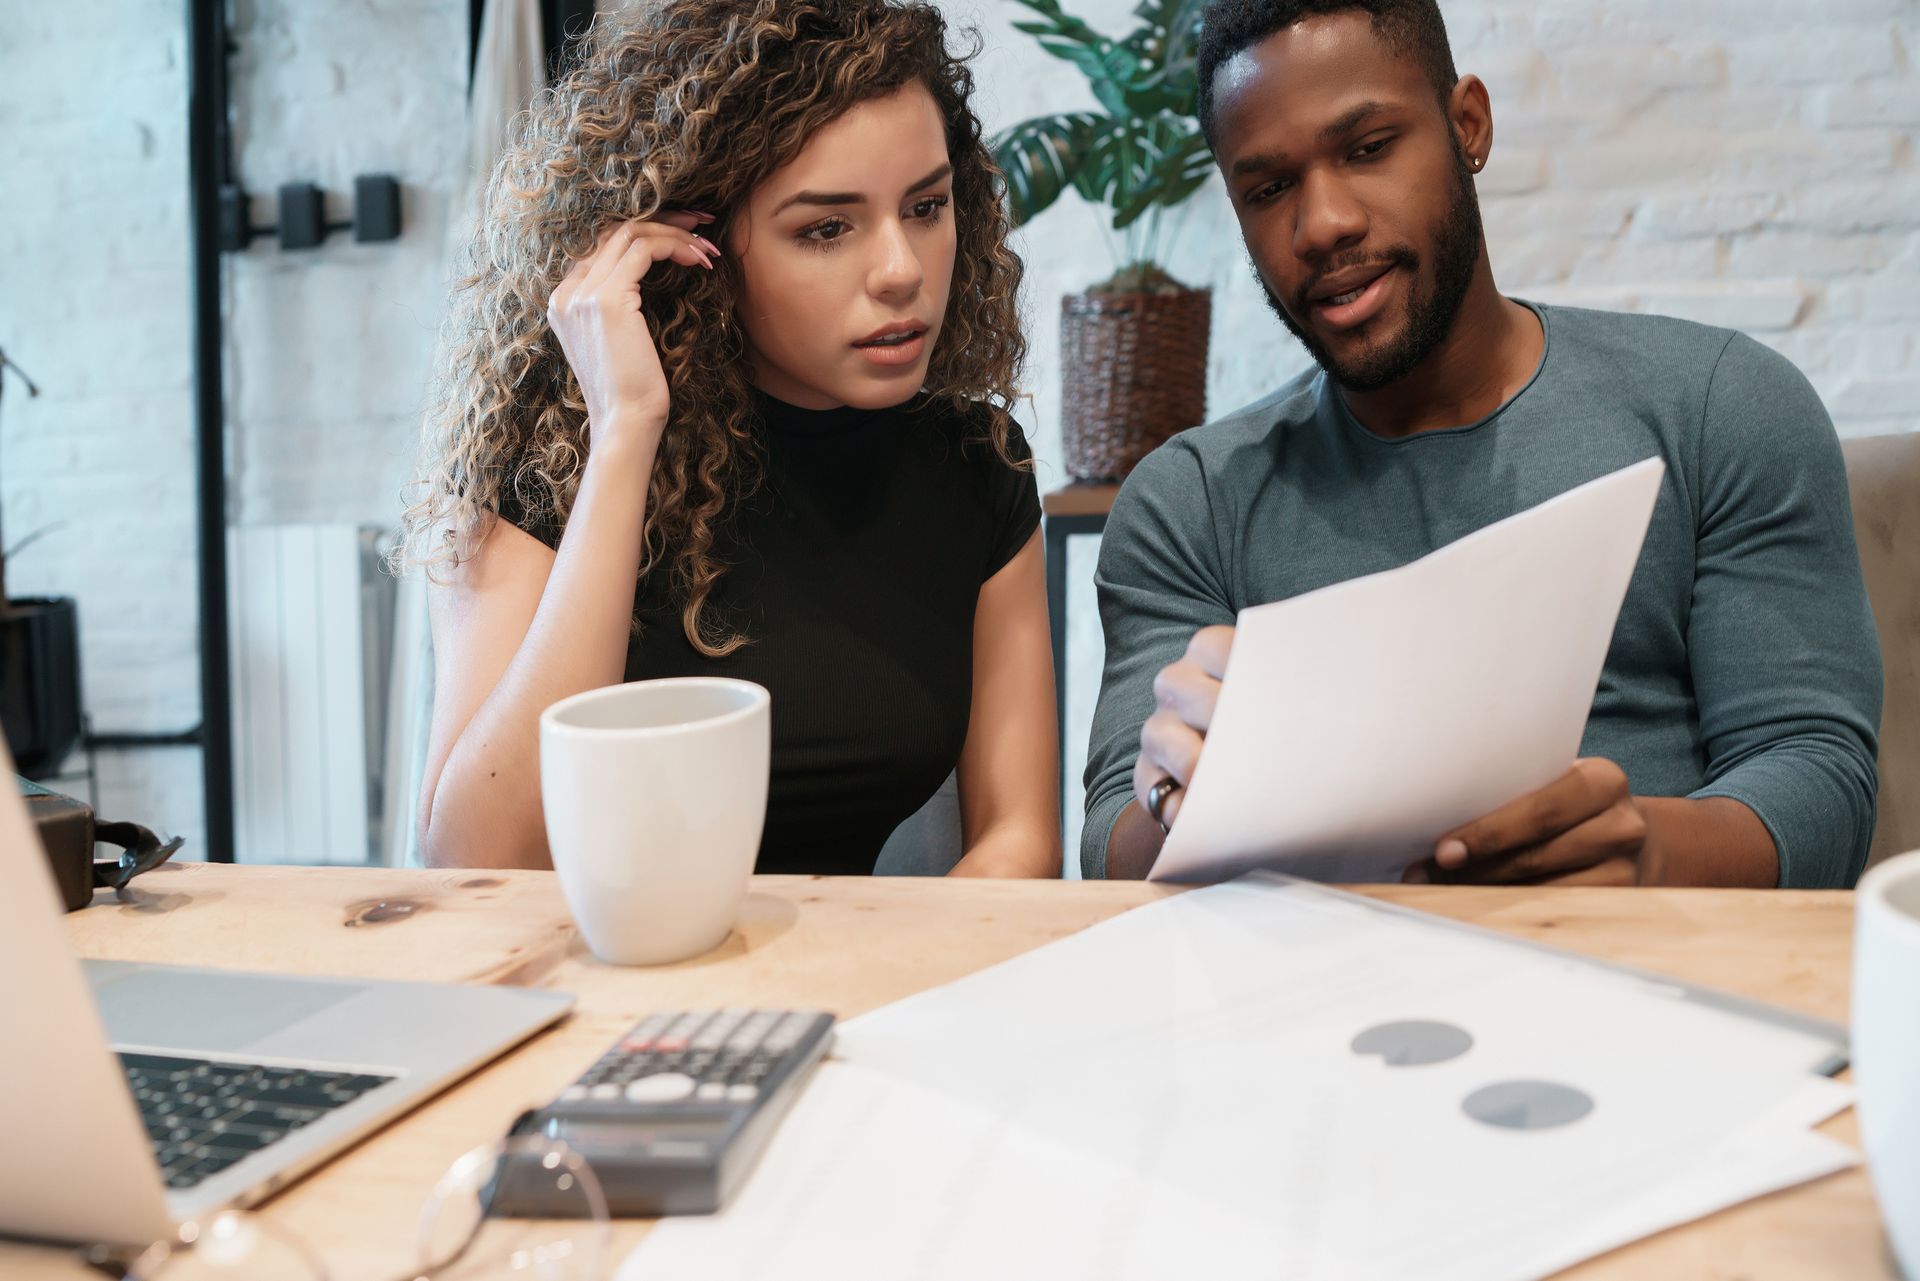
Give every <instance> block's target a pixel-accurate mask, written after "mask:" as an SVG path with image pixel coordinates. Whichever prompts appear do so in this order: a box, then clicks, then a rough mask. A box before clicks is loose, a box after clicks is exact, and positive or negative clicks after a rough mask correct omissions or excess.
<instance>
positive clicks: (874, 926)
mask: <svg viewBox="0 0 1920 1281" xmlns="http://www.w3.org/2000/svg"><path fill="white" fill-rule="evenodd" d="M137 887H138V888H137V889H136V890H134V891H133V892H132V893H131V895H130V897H129V899H128V900H127V901H124V902H120V901H116V900H115V898H114V896H113V895H112V894H111V893H103V894H102V895H101V897H100V899H99V900H98V901H97V902H96V903H95V905H94V906H93V907H92V908H90V909H88V910H86V911H83V912H78V913H75V914H73V915H71V916H70V917H68V921H69V925H70V932H71V935H72V937H73V940H74V942H75V944H76V946H77V947H78V949H79V950H80V952H81V953H83V954H84V955H87V956H93V957H109V958H116V959H140V960H154V961H170V962H177V963H184V964H203V965H225V966H242V967H249V968H258V969H268V970H285V971H299V972H313V973H331V974H347V975H365V976H377V977H390V976H391V977H402V976H404V977H406V978H414V979H445V980H466V981H473V982H486V983H518V984H542V985H552V986H555V987H560V988H564V989H566V990H569V991H572V992H574V993H577V994H578V996H579V998H580V1005H579V1008H578V1010H577V1011H576V1012H575V1014H574V1015H573V1017H572V1018H570V1019H569V1020H567V1021H566V1022H565V1023H563V1024H562V1025H561V1026H560V1027H558V1028H555V1029H554V1030H552V1031H550V1032H547V1033H545V1034H544V1035H542V1036H540V1037H538V1038H536V1039H535V1040H534V1041H532V1042H530V1043H529V1044H528V1045H526V1046H524V1047H522V1048H521V1049H520V1050H518V1051H517V1052H515V1053H513V1054H511V1055H509V1056H507V1057H506V1058H504V1059H502V1060H500V1061H499V1062H497V1063H495V1064H494V1065H492V1066H491V1067H488V1068H486V1069H484V1070H483V1071H481V1072H480V1073H478V1074H476V1075H475V1076H473V1077H471V1078H469V1079H468V1080H467V1081H465V1082H463V1083H462V1084H460V1085H458V1086H456V1087H455V1088H454V1089H452V1090H451V1091H449V1092H448V1093H446V1094H444V1095H442V1096H440V1097H439V1098H437V1099H435V1100H433V1101H431V1102H429V1103H427V1104H426V1105H425V1106H423V1107H422V1108H420V1109H419V1110H418V1111H416V1112H414V1113H413V1114H411V1115H410V1116H408V1117H405V1118H403V1119H402V1120H401V1121H400V1122H398V1123H397V1124H396V1125H394V1126H393V1127H391V1128H389V1129H388V1130H386V1131H384V1132H382V1133H380V1134H378V1135H376V1136H374V1137H373V1138H371V1139H369V1140H367V1141H366V1142H365V1143H362V1144H361V1145H360V1146H358V1147H357V1148H354V1149H352V1150H351V1151H349V1152H347V1153H345V1154H343V1155H342V1156H341V1157H339V1158H337V1159H336V1160H335V1161H334V1162H332V1163H331V1164H330V1165H328V1166H326V1167H323V1168H322V1169H321V1170H319V1171H318V1172H316V1173H315V1174H313V1175H311V1176H309V1177H308V1178H307V1179H305V1180H304V1181H302V1182H301V1183H298V1184H296V1185H295V1186H293V1187H292V1188H290V1189H288V1190H287V1191H285V1192H282V1193H281V1194H279V1195H278V1196H276V1197H275V1198H274V1199H273V1200H271V1201H269V1202H267V1203H266V1204H265V1205H264V1206H262V1207H261V1208H260V1210H259V1211H257V1212H258V1213H261V1214H266V1215H270V1216H273V1217H274V1218H275V1219H277V1220H280V1221H281V1222H283V1223H284V1224H285V1226H287V1227H288V1228H290V1229H291V1230H292V1231H294V1232H296V1233H298V1234H299V1235H300V1236H301V1237H303V1238H304V1239H306V1240H307V1241H309V1242H311V1243H313V1244H314V1245H315V1246H316V1247H318V1249H319V1250H320V1252H321V1253H322V1254H323V1255H324V1256H325V1258H326V1261H327V1264H328V1266H329V1267H330V1268H331V1270H332V1274H333V1276H334V1277H335V1278H339V1279H341V1281H387V1278H389V1277H393V1276H397V1275H399V1274H400V1272H401V1271H402V1270H403V1269H404V1268H405V1267H406V1266H407V1264H409V1263H410V1262H411V1261H412V1260H411V1256H410V1253H409V1251H410V1249H411V1242H412V1232H413V1227H414V1219H415V1216H416V1214H417V1213H418V1211H419V1208H420V1205H421V1202H422V1200H423V1199H424V1198H425V1197H426V1195H427V1192H428V1189H429V1188H430V1186H431V1184H432V1182H433V1180H434V1179H435V1178H436V1177H437V1176H438V1175H439V1174H440V1173H441V1171H442V1170H444V1169H445V1167H446V1166H447V1165H448V1164H449V1163H450V1162H451V1161H452V1160H453V1159H454V1158H455V1157H457V1156H459V1155H460V1154H461V1153H462V1152H464V1151H465V1150H467V1149H468V1148H470V1147H472V1146H474V1145H475V1144H477V1143H480V1142H482V1141H484V1140H486V1139H488V1138H490V1137H493V1136H495V1135H497V1134H499V1133H500V1132H501V1131H502V1130H503V1129H504V1128H505V1127H506V1126H507V1124H508V1123H509V1122H510V1121H511V1120H512V1118H513V1117H514V1116H515V1115H516V1114H517V1113H518V1112H519V1111H520V1110H521V1109H522V1108H523V1107H526V1106H529V1105H532V1104H536V1103H540V1102H544V1101H545V1100H547V1099H548V1098H550V1097H552V1096H553V1094H554V1093H555V1092H557V1091H558V1090H560V1089H561V1088H563V1087H564V1086H565V1085H566V1084H567V1083H569V1082H570V1081H571V1080H572V1079H573V1078H574V1077H575V1076H577V1075H578V1074H579V1073H580V1072H581V1071H583V1070H584V1069H585V1068H586V1067H587V1065H588V1064H589V1063H591V1062H592V1061H593V1060H594V1058H596V1057H597V1056H598V1055H599V1053H600V1052H601V1050H602V1049H604V1048H605V1047H606V1045H607V1044H608V1042H610V1041H611V1040H612V1039H613V1038H614V1037H615V1036H617V1035H618V1034H619V1033H621V1032H623V1031H625V1030H626V1029H627V1027H628V1026H630V1025H631V1024H632V1023H633V1022H634V1021H635V1020H636V1019H638V1018H639V1017H640V1016H641V1015H642V1014H643V1013H646V1012H648V1011H651V1010H655V1009H661V1008H670V1007H678V1006H692V1007H703V1006H704V1007H711V1006H721V1005H740V1004H759V1005H772V1006H779V1005H800V1006H809V1005H813V1006H824V1007H826V1008H829V1009H833V1010H835V1011H837V1012H839V1013H840V1014H842V1015H853V1014H858V1013H860V1012H862V1011H864V1010H867V1009H871V1008H872V1007H874V1006H877V1005H880V1004H882V1003H884V1002H887V1001H891V1000H894V999H896V998H899V997H902V996H906V995H909V994H910V993H913V992H917V991H920V990H921V989H923V988H926V987H929V986H932V985H934V984H937V983H941V982H945V981H947V980H950V979H954V978H958V977H960V976H961V975H964V974H967V973H970V972H972V971H974V970H977V969H980V968H982V967H984V966H987V965H990V964H993V963H994V962H997V961H1001V960H1004V959H1006V958H1008V957H1011V956H1015V955H1018V954H1019V953H1021V952H1025V951H1027V950H1029V949H1031V948H1033V947H1036V946H1039V945H1040V944H1042V943H1045V942H1048V941H1049V940H1052V939H1056V938H1060V937H1062V936H1064V935H1067V934H1071V933H1073V932H1074V931H1076V930H1079V929H1082V928H1084V927H1086V926H1088V925H1091V924H1093V923H1094V922H1097V921H1100V920H1102V919H1105V918H1106V917H1109V916H1112V915H1115V914H1117V913H1119V912H1123V911H1125V910H1126V909H1128V908H1130V907H1133V906H1135V905H1137V904H1140V903H1144V902H1147V901H1150V900H1152V899H1154V898H1156V897H1158V896H1160V895H1163V894H1166V893H1171V892H1175V891H1171V890H1167V889H1163V888H1160V887H1156V886H1148V885H1141V884H1117V883H1103V882H1092V883H1088V882H1081V883H1070V882H1068V883H1063V882H1007V881H971V880H969V881H908V880H868V879H858V878H849V879H843V880H834V879H822V878H809V877H764V878H760V879H758V880H756V882H755V884H754V887H753V893H752V895H751V897H750V898H749V899H748V902H747V907H746V911H745V914H744V918H743V920H742V923H741V928H740V929H739V930H738V931H736V932H735V934H734V935H733V936H732V937H731V938H729V939H728V940H727V942H726V943H725V944H724V945H722V946H721V947H720V948H719V949H718V950H716V951H715V952H713V953H712V954H710V955H708V956H705V957H701V958H698V959H696V960H694V961H690V962H687V963H685V964H682V965H677V966H671V967H666V968H661V969H625V970H623V969H617V968H613V967H609V966H604V965H601V964H599V963H597V962H596V961H594V960H593V959H592V957H591V956H590V955H588V954H587V953H586V952H585V950H584V949H583V947H582V945H581V944H580V942H579V940H578V938H577V937H576V935H575V933H574V931H573V929H572V926H571V924H570V923H569V920H568V917H567V913H566V908H565V905H564V904H563V903H562V901H561V898H560V893H559V888H558V886H557V884H556V883H555V881H554V879H553V877H552V875H551V874H550V873H543V872H477V871H476V872H421V871H392V870H378V869H367V870H362V869H348V868H250V867H238V868H235V867H214V866H208V865H204V864H184V865H180V864H176V865H173V866H171V867H168V868H164V869H161V870H160V871H159V872H156V873H155V874H153V875H151V876H148V877H145V878H142V880H141V881H139V882H137ZM1373 892H1375V893H1378V894H1379V895H1380V896H1381V897H1385V898H1389V899H1392V900H1395V901H1397V902H1403V903H1408V904H1411V905H1413V906H1416V907H1420V908H1424V909H1427V910H1430V911H1434V912H1438V913H1441V914H1443V915H1447V916H1452V917H1456V918H1459V919H1461V920H1468V921H1473V922H1476V923H1479V924H1482V925H1487V926H1491V927H1493V928H1496V929H1500V930H1505V931H1507V932H1509V933H1512V934H1516V935H1520V936H1523V937H1527V938H1533V939H1543V940H1548V941H1551V942H1554V943H1556V944H1559V945H1561V946H1565V947H1571V948H1576V949H1580V950H1583V951H1586V952H1590V953H1592V954H1594V955H1598V956H1603V957H1608V958H1611V959H1614V960H1619V961H1624V962H1627V963H1630V964H1633V965H1640V966H1645V967H1647V968H1649V969H1654V970H1660V971H1664V972H1666V973H1669V974H1673V975H1677V976H1679V977H1682V978H1686V979H1691V980H1694V981H1697V982H1703V983H1711V984H1717V985H1719V986H1721V987H1724V988H1727V989H1729V990H1732V991H1735V992H1741V993H1745V994H1748V995H1751V996H1756V997H1761V998H1764V999H1767V1000H1772V1001H1777V1002H1779V1003H1781V1004H1783V1005H1787V1006H1791V1007H1794V1008H1796V1009H1801V1010H1805V1011H1807V1012H1809V1013H1812V1014H1817V1015H1821V1016H1823V1017H1826V1018H1831V1019H1844V1018H1845V1017H1846V1014H1847V994H1848V975H1849V955H1850V944H1851V928H1852V908H1853V905H1852V896H1851V895H1850V894H1845V893H1837V892H1823V893H1787V892H1780V891H1738V890H1728V891H1715V890H1630V889H1629V890H1606V889H1592V890H1557V891H1556V890H1537V889H1511V890H1483V889H1465V888H1452V887H1443V886H1396V887H1391V888H1384V887H1383V888H1380V889H1378V890H1375V891H1373ZM1826 1128H1827V1129H1828V1131H1830V1132H1831V1133H1833V1134H1835V1135H1836V1136H1837V1137H1839V1138H1841V1139H1843V1140H1845V1141H1847V1142H1850V1143H1857V1142H1858V1136H1857V1132H1856V1130H1855V1126H1854V1121H1853V1116H1852V1114H1851V1113H1850V1112H1849V1113H1847V1114H1845V1115H1843V1116H1840V1117H1837V1118H1835V1119H1834V1120H1833V1121H1831V1122H1829V1123H1828V1125H1827V1127H1826ZM74 1194H75V1195H76V1196H78V1195H84V1194H85V1193H84V1190H83V1189H75V1191H74ZM490 1230H503V1231H504V1230H510V1227H502V1228H501V1229H490ZM645 1231H646V1225H644V1224H640V1223H633V1224H625V1225H621V1226H620V1227H619V1228H618V1230H617V1235H616V1242H615V1245H616V1252H617V1254H618V1255H619V1256H624V1254H625V1252H626V1250H627V1249H629V1248H631V1246H632V1245H633V1243H634V1242H635V1241H637V1240H638V1239H639V1238H640V1237H641V1236H642V1235H643V1234H644V1233H645ZM1567 1275H1568V1276H1569V1277H1576V1278H1582V1279H1584V1281H1598V1279H1600V1278H1619V1279H1621V1281H1627V1279H1632V1281H1641V1279H1643V1278H1649V1277H1659V1278H1666V1277H1685V1278H1706V1277H1717V1278H1734V1277H1739V1278H1754V1279H1758V1278H1766V1277H1781V1278H1794V1279H1795V1281H1805V1279H1809V1278H1828V1277H1831V1278H1847V1281H1861V1279H1862V1278H1890V1277H1892V1276H1893V1275H1894V1274H1893V1270H1892V1266H1891V1264H1890V1262H1889V1260H1888V1256H1887V1253H1886V1248H1885V1245H1884V1239H1883V1236H1882V1234H1881V1232H1880V1228H1879V1217H1878V1215H1877V1213H1876V1210H1875V1207H1874V1203H1873V1199H1872V1193H1871V1191H1870V1189H1869V1186H1868V1183H1867V1178H1866V1175H1865V1174H1864V1172H1862V1171H1860V1170H1854V1171H1850V1172H1848V1173H1845V1174H1842V1175H1838V1176H1835V1177H1833V1178H1830V1179H1825V1180H1822V1181H1820V1182H1817V1183H1814V1184H1810V1185H1807V1186H1805V1187H1801V1188H1795V1189H1792V1190H1789V1191H1786V1192H1782V1193H1779V1194H1777V1195H1775V1196H1771V1197H1767V1198H1765V1199H1763V1200H1760V1201H1756V1202H1750V1203H1748V1204H1746V1205H1743V1206H1737V1207H1735V1208H1733V1209H1731V1210H1727V1211H1725V1212H1723V1213H1720V1214H1717V1215H1714V1216H1713V1217H1711V1218H1709V1219H1706V1220H1704V1221H1702V1222H1700V1223H1697V1224H1694V1225H1692V1226H1689V1227H1684V1228H1678V1229H1675V1230H1674V1231H1671V1232H1668V1233H1665V1234H1663V1235H1661V1236H1659V1237H1655V1238H1653V1239H1650V1240H1647V1241H1642V1242H1639V1243H1637V1244H1635V1245H1632V1246H1630V1247H1628V1248H1626V1249H1623V1250H1619V1251H1616V1252H1615V1253H1613V1254H1611V1255H1608V1256H1606V1257H1605V1258H1602V1259H1597V1260H1594V1261H1593V1262H1591V1263H1588V1264H1586V1265H1585V1266H1583V1267H1581V1268H1578V1269H1575V1270H1574V1271H1573V1272H1571V1273H1568V1274H1567ZM0 1276H5V1277H7V1278H9V1279H10V1281H29V1279H31V1281H39V1279H40V1278H55V1277H58V1278H76V1279H77V1278H83V1277H88V1278H91V1277H93V1276H94V1274H92V1273H89V1272H87V1271H85V1270H84V1269H82V1268H81V1267H80V1266H79V1265H78V1264H77V1263H75V1262H74V1261H73V1260H72V1258H71V1256H69V1255H68V1254H66V1253H65V1252H62V1251H57V1250H51V1249H46V1248H37V1247H27V1246H20V1245H0ZM902 1281H911V1279H910V1278H902Z"/></svg>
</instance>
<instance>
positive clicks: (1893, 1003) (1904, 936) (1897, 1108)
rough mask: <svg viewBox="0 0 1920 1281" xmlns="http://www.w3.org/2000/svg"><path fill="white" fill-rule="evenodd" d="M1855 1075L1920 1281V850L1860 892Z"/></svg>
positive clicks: (1868, 1131) (1879, 1179) (1884, 1194)
mask: <svg viewBox="0 0 1920 1281" xmlns="http://www.w3.org/2000/svg"><path fill="white" fill-rule="evenodd" d="M1853 1079H1854V1084H1855V1087H1856V1091H1857V1107H1858V1109H1859V1112H1860V1136H1861V1138H1862V1139H1864V1140H1865V1142H1866V1149H1867V1165H1868V1167H1869V1169H1870V1170H1871V1172H1872V1175H1873V1186H1874V1190H1875V1191H1876V1192H1877V1193H1878V1194H1879V1197H1880V1213H1881V1215H1882V1217H1883V1218H1885V1220H1886V1224H1887V1235H1888V1236H1889V1237H1890V1238H1891V1239H1892V1241H1893V1254H1894V1257H1895V1259H1897V1260H1898V1261H1899V1265H1900V1267H1902V1268H1904V1269H1905V1270H1906V1275H1907V1276H1908V1277H1911V1278H1914V1279H1915V1281H1920V852H1915V853H1912V854H1902V855H1901V856H1900V857H1899V858H1896V859H1890V860H1888V861H1887V862H1885V863H1882V864H1881V865H1880V866H1878V867H1876V868H1874V869H1873V870H1872V871H1870V872H1868V873H1867V874H1866V875H1865V876H1864V877H1862V878H1861V880H1860V887H1859V889H1858V890H1857V891H1856V892H1855V894H1854V947H1853Z"/></svg>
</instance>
